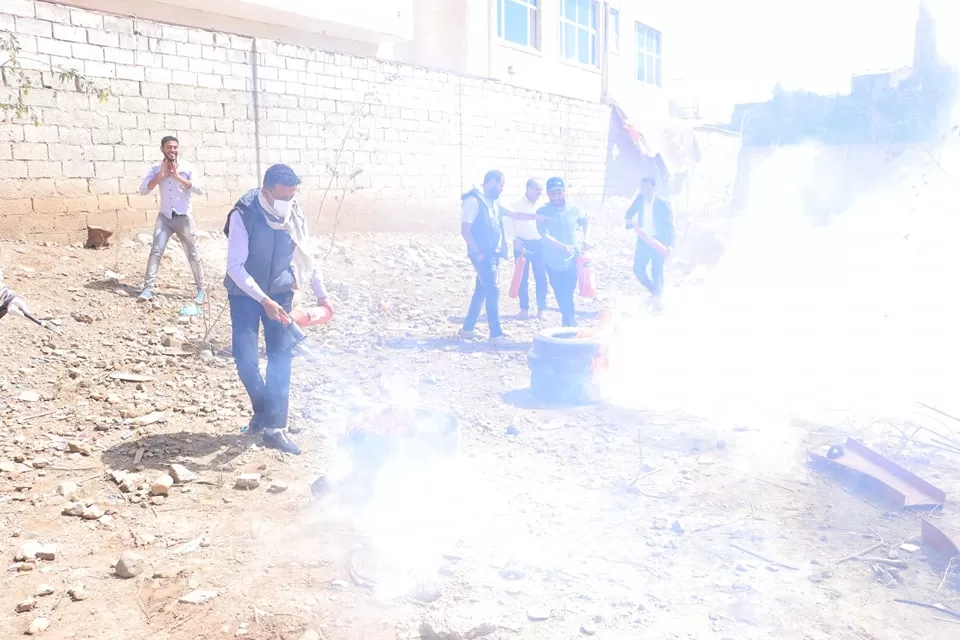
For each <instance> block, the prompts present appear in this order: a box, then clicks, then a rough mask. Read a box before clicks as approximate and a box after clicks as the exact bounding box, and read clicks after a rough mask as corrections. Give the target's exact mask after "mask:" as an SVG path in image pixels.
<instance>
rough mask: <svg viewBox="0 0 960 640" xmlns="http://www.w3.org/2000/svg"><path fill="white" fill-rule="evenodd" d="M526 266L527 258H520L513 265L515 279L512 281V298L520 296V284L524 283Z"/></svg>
mask: <svg viewBox="0 0 960 640" xmlns="http://www.w3.org/2000/svg"><path fill="white" fill-rule="evenodd" d="M526 266H527V259H526V257H524V256H518V257H517V259H516V261H515V262H514V264H513V279H512V280H511V281H510V297H511V298H516V297H517V296H519V295H520V283H521V282H523V270H524V268H525V267H526Z"/></svg>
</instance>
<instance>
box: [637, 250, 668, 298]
mask: <svg viewBox="0 0 960 640" xmlns="http://www.w3.org/2000/svg"><path fill="white" fill-rule="evenodd" d="M648 264H649V265H650V275H649V276H648V275H647V265H648ZM633 274H634V275H635V276H637V280H639V281H640V284H642V285H643V286H644V287H645V288H646V289H647V291H649V292H650V293H651V294H653V295H654V296H659V295H660V294H661V293H663V256H661V255H660V254H659V253H657V252H656V251H654V250H653V249H651V248H650V245H648V244H647V243H646V242H644V241H643V240H642V239H640V238H637V251H636V253H635V254H634V256H633Z"/></svg>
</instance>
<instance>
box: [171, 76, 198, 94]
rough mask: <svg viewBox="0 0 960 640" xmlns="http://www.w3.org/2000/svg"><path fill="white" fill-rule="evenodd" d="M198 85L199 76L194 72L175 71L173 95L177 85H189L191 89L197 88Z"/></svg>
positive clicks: (172, 85) (172, 86)
mask: <svg viewBox="0 0 960 640" xmlns="http://www.w3.org/2000/svg"><path fill="white" fill-rule="evenodd" d="M196 84H197V74H196V73H193V72H192V71H174V72H173V84H171V85H170V88H171V93H173V92H172V89H173V88H174V87H175V86H177V85H187V86H188V87H189V88H190V89H193V88H195V87H196Z"/></svg>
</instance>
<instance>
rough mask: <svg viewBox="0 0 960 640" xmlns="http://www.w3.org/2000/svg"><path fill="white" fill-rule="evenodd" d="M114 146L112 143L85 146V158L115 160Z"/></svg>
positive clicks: (102, 160)
mask: <svg viewBox="0 0 960 640" xmlns="http://www.w3.org/2000/svg"><path fill="white" fill-rule="evenodd" d="M113 156H114V146H113V145H112V144H94V145H89V146H86V147H84V149H83V159H84V160H94V161H97V160H99V161H101V162H108V161H110V160H113Z"/></svg>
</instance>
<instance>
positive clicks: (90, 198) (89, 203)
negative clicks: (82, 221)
mask: <svg viewBox="0 0 960 640" xmlns="http://www.w3.org/2000/svg"><path fill="white" fill-rule="evenodd" d="M113 197H117V196H113ZM63 203H64V204H65V205H66V207H67V213H88V212H91V211H99V209H100V205H99V202H98V196H94V195H87V196H80V197H77V198H64V199H63Z"/></svg>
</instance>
